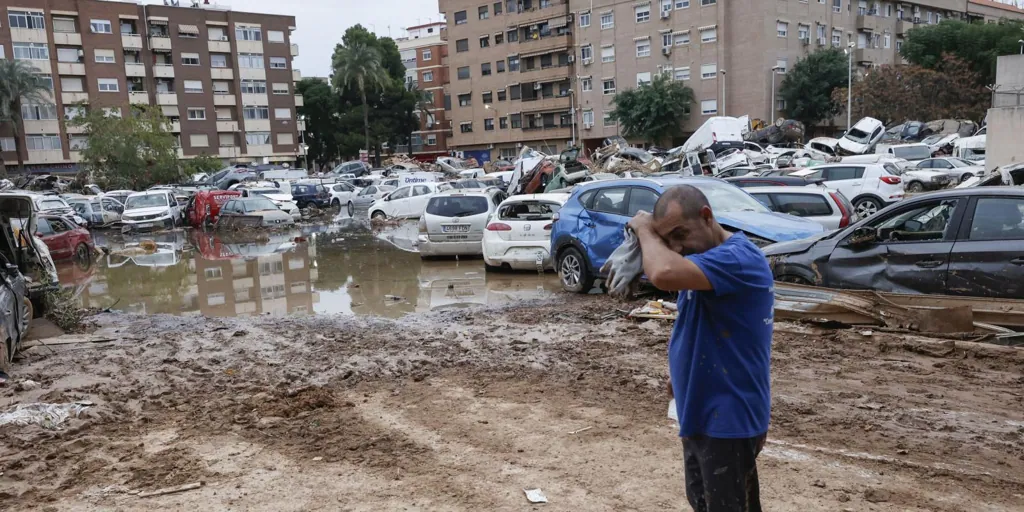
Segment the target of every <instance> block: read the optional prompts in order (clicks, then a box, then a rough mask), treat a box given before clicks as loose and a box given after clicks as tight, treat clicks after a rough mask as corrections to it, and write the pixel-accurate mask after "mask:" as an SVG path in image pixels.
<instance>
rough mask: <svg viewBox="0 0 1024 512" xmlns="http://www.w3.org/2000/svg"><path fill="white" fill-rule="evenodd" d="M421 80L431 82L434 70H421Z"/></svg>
mask: <svg viewBox="0 0 1024 512" xmlns="http://www.w3.org/2000/svg"><path fill="white" fill-rule="evenodd" d="M423 81H424V82H433V81H434V72H433V71H424V72H423Z"/></svg>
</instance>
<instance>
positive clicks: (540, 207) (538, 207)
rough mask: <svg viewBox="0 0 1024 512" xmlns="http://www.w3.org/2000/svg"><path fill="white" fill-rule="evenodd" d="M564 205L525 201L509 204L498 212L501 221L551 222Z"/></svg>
mask: <svg viewBox="0 0 1024 512" xmlns="http://www.w3.org/2000/svg"><path fill="white" fill-rule="evenodd" d="M561 208H562V205H560V204H558V203H552V202H541V201H524V202H521V203H508V204H506V205H504V206H502V207H501V209H500V210H498V218H500V219H501V220H551V219H552V218H554V216H555V213H558V210H560V209H561Z"/></svg>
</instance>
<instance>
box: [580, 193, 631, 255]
mask: <svg viewBox="0 0 1024 512" xmlns="http://www.w3.org/2000/svg"><path fill="white" fill-rule="evenodd" d="M628 196H629V187H607V188H601V189H598V190H597V193H596V194H594V198H593V199H592V200H591V202H590V206H589V208H587V213H588V215H589V217H590V220H589V222H588V223H587V224H586V225H585V226H584V227H585V228H589V229H586V231H585V232H584V235H583V237H584V238H583V242H584V244H585V245H586V248H587V253H588V254H587V257H588V259H589V260H590V264H591V266H592V268H593V269H594V270H595V271H596V270H597V269H600V268H601V266H602V265H604V263H605V261H607V260H608V256H611V254H612V251H614V250H615V249H616V248H617V247H618V246H619V245H621V244H622V242H623V241H624V240H625V231H624V228H625V227H626V222H628V221H629V219H630V217H627V216H626V212H627V207H628Z"/></svg>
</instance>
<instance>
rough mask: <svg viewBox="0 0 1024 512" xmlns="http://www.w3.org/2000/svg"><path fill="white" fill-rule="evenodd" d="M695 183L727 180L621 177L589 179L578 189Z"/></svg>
mask: <svg viewBox="0 0 1024 512" xmlns="http://www.w3.org/2000/svg"><path fill="white" fill-rule="evenodd" d="M693 183H725V181H723V180H722V179H720V178H712V177H711V176H680V175H676V176H656V177H651V178H621V179H617V180H597V181H588V182H586V183H582V184H579V185H576V189H577V190H579V191H581V192H582V191H587V190H592V189H598V188H610V187H614V186H632V185H647V186H651V185H656V186H660V187H672V186H675V185H690V184H693Z"/></svg>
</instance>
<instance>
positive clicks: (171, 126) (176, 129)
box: [167, 121, 181, 133]
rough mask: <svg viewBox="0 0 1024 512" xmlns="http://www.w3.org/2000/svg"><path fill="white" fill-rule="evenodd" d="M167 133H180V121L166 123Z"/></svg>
mask: <svg viewBox="0 0 1024 512" xmlns="http://www.w3.org/2000/svg"><path fill="white" fill-rule="evenodd" d="M167 131H169V132H171V133H181V121H168V122H167Z"/></svg>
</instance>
